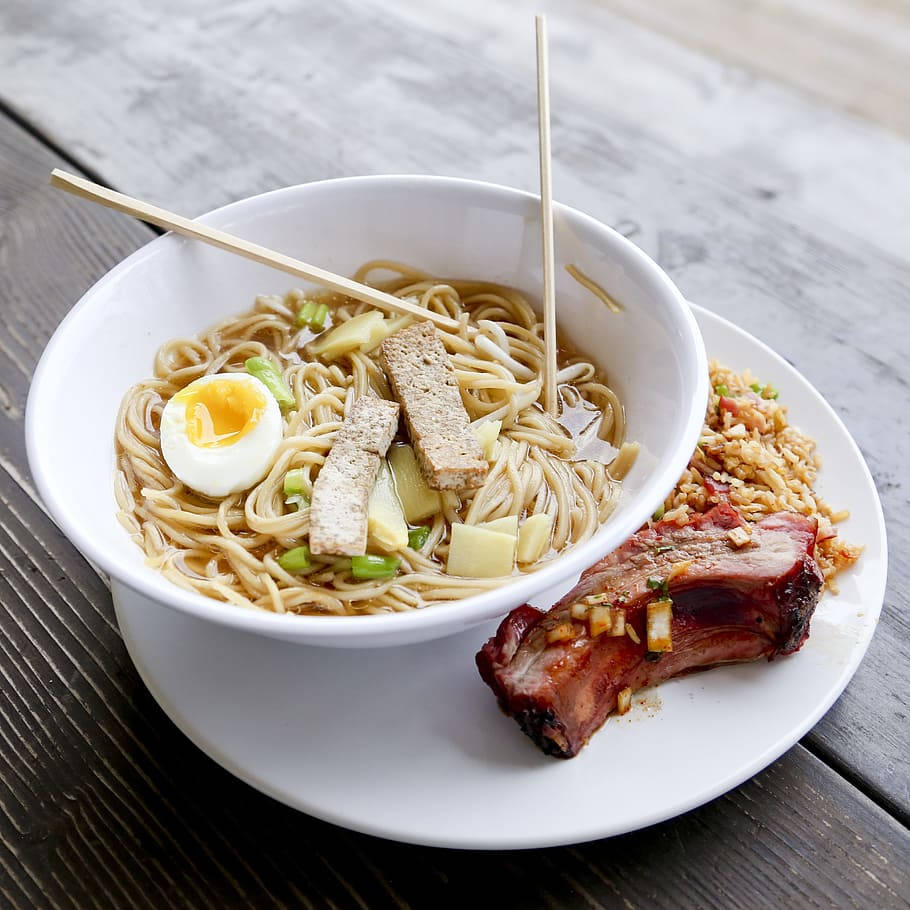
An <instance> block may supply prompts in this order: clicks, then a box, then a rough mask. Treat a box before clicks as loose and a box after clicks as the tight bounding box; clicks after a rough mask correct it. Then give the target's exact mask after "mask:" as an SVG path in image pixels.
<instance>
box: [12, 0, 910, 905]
mask: <svg viewBox="0 0 910 910" xmlns="http://www.w3.org/2000/svg"><path fill="white" fill-rule="evenodd" d="M42 10H43V13H42ZM511 10H512V7H511V6H508V5H507V4H505V3H504V2H497V3H493V4H481V3H480V2H479V0H469V2H465V3H460V4H458V5H457V7H456V6H454V5H453V6H439V5H437V6H433V7H430V8H427V9H425V10H423V11H421V12H420V13H418V12H417V7H416V6H414V7H406V6H404V5H403V4H396V5H394V6H393V7H383V8H381V9H380V7H378V6H375V5H373V4H362V5H360V4H344V3H342V4H337V5H333V6H331V7H326V6H319V7H317V6H309V5H308V6H302V7H298V6H294V7H293V8H292V7H291V5H290V4H287V5H284V4H280V3H279V4H272V5H269V6H267V7H266V6H265V5H263V4H245V5H238V6H232V7H224V6H223V5H218V4H215V3H214V2H206V3H201V4H199V5H198V6H197V7H196V8H195V9H194V12H193V14H192V15H191V14H189V13H188V12H187V11H186V10H185V9H184V7H183V6H182V5H178V4H176V3H173V4H161V5H156V6H155V8H154V9H152V7H148V8H146V9H140V8H138V7H136V8H131V9H129V10H122V9H119V8H118V10H117V12H116V13H115V12H114V11H113V8H111V7H109V6H107V5H105V4H103V3H101V2H100V0H87V2H84V3H82V4H80V5H79V6H78V7H76V6H73V7H66V8H60V9H57V8H56V7H54V8H53V9H52V8H51V5H50V4H44V3H30V2H29V3H27V2H25V0H8V2H7V3H5V4H2V5H0V103H2V104H5V105H7V106H8V107H9V108H10V109H12V110H14V111H16V112H17V114H18V115H21V116H24V117H25V118H26V119H27V120H28V121H29V122H30V123H32V124H33V125H34V126H35V127H36V128H37V130H38V131H39V132H40V133H41V134H43V135H44V136H45V137H47V138H49V139H50V140H51V142H52V143H53V144H55V145H57V146H60V147H62V148H63V149H65V150H66V152H67V153H68V154H70V155H72V156H74V157H75V158H76V159H77V160H78V161H81V162H83V163H85V164H86V165H88V166H89V167H90V168H91V169H92V170H93V171H96V172H98V173H99V174H100V175H101V176H102V177H104V178H105V179H108V180H110V181H111V182H113V183H114V184H116V185H118V187H119V188H122V189H125V190H127V191H128V192H132V193H136V194H138V195H146V196H149V197H150V198H152V199H153V200H154V201H159V202H161V203H163V204H166V205H171V206H173V207H175V208H178V209H180V210H184V211H186V212H188V213H193V212H195V211H199V210H202V209H205V208H210V207H212V206H214V205H217V204H220V203H221V202H224V201H227V200H228V199H231V198H235V197H237V196H242V195H246V194H248V193H250V192H254V191H257V190H262V189H268V188H272V187H274V186H279V185H285V184H288V183H293V182H299V181H301V180H306V179H316V178H319V177H328V176H336V175H338V174H345V173H368V172H382V171H430V172H439V173H457V174H462V175H469V176H477V177H481V178H485V179H494V180H499V181H502V182H508V183H513V184H517V185H520V186H525V187H528V188H533V186H534V183H535V179H536V178H535V168H536V164H535V158H534V142H535V133H534V129H535V126H534V95H533V78H532V75H533V56H532V54H533V41H532V37H531V26H530V22H529V21H526V20H527V18H528V17H527V16H525V15H524V13H521V12H518V11H515V12H512V11H511ZM551 33H552V41H553V46H552V51H551V57H552V64H551V65H552V66H553V77H554V92H553V104H554V114H555V116H554V127H555V132H554V151H555V175H554V179H555V188H556V195H557V197H558V198H561V199H563V200H564V201H567V202H570V203H573V204H576V205H579V206H580V207H581V208H583V209H585V210H587V211H589V212H591V213H592V214H594V215H595V216H597V217H600V218H602V219H603V220H606V221H608V222H610V223H614V224H617V225H618V226H620V227H621V228H622V229H623V230H624V231H625V232H626V233H628V234H629V235H630V236H632V238H633V239H634V240H635V241H636V242H638V243H639V244H640V245H641V246H643V247H644V248H645V249H646V250H647V251H648V252H650V253H651V254H652V255H654V256H655V257H656V258H658V260H659V261H660V262H661V264H662V265H664V267H665V268H667V269H668V271H670V273H671V274H672V275H673V277H674V278H675V279H676V281H677V282H678V283H679V284H680V286H681V287H682V289H683V290H684V292H686V293H687V295H688V296H689V297H690V298H692V299H694V300H697V301H698V302H700V303H703V304H705V305H707V306H709V307H710V308H712V309H714V310H716V311H718V312H720V313H722V314H723V315H726V316H728V317H729V318H731V319H733V320H734V321H736V322H738V323H739V324H741V325H743V327H744V328H746V329H748V330H750V331H752V332H754V333H755V334H757V335H758V336H759V337H761V338H763V339H764V340H766V341H768V342H769V343H770V344H771V345H772V346H773V347H775V348H776V349H777V350H779V351H780V352H781V353H782V354H784V356H786V357H788V359H790V360H791V361H793V362H794V363H795V364H796V366H797V367H798V368H799V369H800V370H801V371H802V372H803V373H805V374H806V375H807V376H808V377H809V378H810V379H811V380H812V381H813V382H814V383H815V384H816V385H817V386H818V387H819V388H820V390H821V391H822V392H823V394H825V396H826V397H827V398H828V400H829V401H831V402H832V404H833V405H834V406H835V408H836V409H837V410H838V411H839V412H840V413H841V415H842V416H843V417H844V419H845V421H846V423H847V425H848V427H849V428H850V429H851V431H852V432H853V433H854V435H855V437H856V438H857V441H858V442H859V444H860V447H861V448H862V449H863V451H864V454H865V455H866V457H867V459H868V461H869V463H870V467H871V469H872V471H873V474H874V476H875V477H876V481H877V483H878V486H879V489H880V491H881V494H882V498H883V502H884V505H885V510H886V514H887V518H888V522H889V535H890V544H891V568H890V582H889V590H888V595H887V598H886V602H885V609H884V612H883V617H882V621H881V624H880V627H879V629H878V631H877V633H876V637H875V639H874V641H873V643H872V646H871V648H870V651H869V654H868V655H867V657H866V660H865V661H864V663H863V665H862V667H861V668H860V671H859V672H858V674H857V676H856V677H855V678H854V680H853V682H852V683H851V685H850V686H849V687H848V689H847V691H846V692H845V693H844V695H843V696H842V698H841V699H840V700H839V701H838V703H837V704H836V705H835V706H834V708H832V710H831V711H830V712H829V713H828V715H827V716H826V717H825V718H824V719H823V720H822V722H821V723H820V724H819V725H818V726H817V727H816V728H815V730H814V731H813V732H812V733H811V734H810V735H809V736H808V737H807V738H806V740H805V741H804V746H798V747H796V748H794V749H793V750H791V752H790V753H788V754H787V755H786V756H785V757H784V758H783V759H782V760H781V761H780V762H778V763H776V764H775V765H774V766H772V767H771V768H770V769H768V770H767V771H766V772H764V773H763V774H761V775H759V776H758V777H757V778H755V779H754V780H753V781H751V782H749V783H748V784H746V785H744V786H743V787H741V788H739V789H738V790H736V791H734V792H733V793H732V794H729V795H728V796H726V797H724V798H722V799H720V800H717V801H715V802H714V803H712V804H711V805H709V806H706V807H704V808H702V809H700V810H698V811H696V812H693V813H690V814H688V815H687V816H685V817H683V818H681V819H678V820H676V821H673V822H669V823H666V824H664V825H660V826H657V827H655V828H652V829H649V830H648V831H645V832H640V833H637V834H633V835H628V836H626V837H623V838H616V839H613V840H610V841H606V842H602V843H599V844H593V845H587V846H583V847H579V848H572V849H563V850H555V851H553V850H551V851H537V852H534V853H530V854H481V855H474V854H458V853H454V852H451V851H436V850H420V849H416V848H408V847H402V846H398V845H393V844H387V843H383V842H380V841H376V840H373V839H370V838H365V837H360V836H355V835H351V834H347V833H345V832H341V831H339V830H338V829H335V828H333V827H331V826H328V825H325V824H322V823H319V822H315V821H313V820H310V819H307V818H305V817H303V816H300V815H298V814H296V813H293V812H291V811H290V810H286V809H284V808H283V807H280V806H278V805H277V804H275V803H273V802H272V801H270V800H268V799H266V798H264V797H261V796H259V795H258V794H256V793H254V792H253V791H251V790H249V789H248V788H247V787H245V786H244V785H242V784H240V783H238V782H236V781H234V780H233V779H231V778H230V777H229V776H228V775H227V774H226V773H225V772H223V771H221V770H220V769H219V768H218V767H217V766H215V765H214V764H213V763H212V762H211V761H209V760H208V759H206V758H205V757H204V756H202V755H201V754H200V753H198V752H197V751H196V750H195V749H194V748H193V747H192V746H191V745H189V744H188V743H187V742H185V741H184V740H183V738H182V737H181V736H180V734H179V733H177V732H176V731H175V730H174V729H173V728H172V726H171V725H170V723H169V722H168V721H167V720H166V718H165V717H164V716H163V715H162V714H161V712H160V711H159V709H158V708H157V707H156V706H155V704H154V703H153V701H152V699H151V698H150V696H148V694H147V693H146V692H145V690H144V688H143V687H142V685H141V683H140V682H139V680H138V678H137V677H136V675H135V672H134V671H133V669H132V667H131V666H130V664H129V660H128V658H127V656H126V654H125V652H124V650H123V646H122V644H121V642H120V639H119V636H118V634H117V631H116V626H115V624H114V620H113V616H112V611H111V607H110V599H109V594H108V593H107V590H106V588H105V586H104V584H103V582H102V581H101V580H100V579H99V578H98V577H97V576H96V575H95V574H94V573H93V572H92V570H91V569H90V567H88V566H87V565H86V564H85V562H84V561H83V560H82V559H81V557H79V556H78V554H76V553H75V552H74V550H73V549H72V547H70V546H69V544H68V543H67V542H66V541H65V540H64V539H63V538H62V536H61V535H60V534H59V532H58V531H57V530H56V529H55V528H54V526H53V525H52V523H51V522H50V521H49V519H48V518H47V517H46V516H45V515H44V514H43V512H42V511H41V509H40V504H39V503H38V501H37V497H36V496H35V494H34V491H33V490H32V488H31V485H30V481H29V479H28V474H27V469H26V467H25V459H24V445H23V441H22V414H23V410H24V403H25V394H26V390H27V384H28V379H29V377H30V374H31V370H32V368H33V366H34V363H35V361H36V359H37V356H38V354H39V353H40V350H41V347H42V346H43V344H44V342H45V341H46V340H47V338H48V337H49V336H50V333H51V332H52V331H53V329H54V327H55V326H56V324H57V322H58V321H59V319H60V318H61V317H62V315H63V314H64V313H65V312H66V309H67V308H68V307H69V306H70V305H71V303H72V302H73V301H75V300H76V299H77V298H78V296H79V295H80V294H81V293H82V292H83V291H84V290H85V288H86V287H87V286H88V285H89V284H90V283H91V282H92V281H93V280H94V279H96V278H98V277H100V276H101V275H102V274H103V273H104V272H105V271H106V270H107V269H108V268H109V267H110V266H111V265H113V264H114V263H115V262H117V261H118V260H119V259H121V258H122V257H123V256H124V255H126V254H127V253H128V252H130V251H131V250H132V249H134V248H135V247H136V246H138V245H139V244H141V243H143V242H144V241H145V240H146V239H147V238H149V237H150V236H152V234H151V232H150V231H149V230H148V229H146V228H143V227H142V226H139V225H136V224H133V223H131V222H129V221H128V220H126V219H123V218H121V217H119V216H116V215H113V214H109V213H107V212H104V211H101V210H96V209H94V208H93V207H91V206H89V205H87V204H85V203H81V202H78V201H75V200H70V199H66V198H63V197H61V196H60V195H59V194H54V193H52V191H50V190H49V189H48V188H47V187H46V186H45V183H44V181H45V179H46V174H47V172H48V171H49V169H50V168H51V167H52V166H54V165H55V164H56V165H59V164H60V163H61V162H60V159H59V157H58V156H55V155H54V154H52V153H51V152H50V151H49V150H48V148H47V147H46V146H45V145H43V144H42V143H40V142H38V141H36V140H35V139H34V138H32V137H29V136H27V135H26V134H25V133H24V132H23V131H22V130H21V129H19V128H18V127H16V126H14V125H13V124H11V122H10V121H9V120H8V119H5V118H4V119H0V307H2V324H3V327H2V331H0V592H2V593H0V602H2V604H3V606H4V607H5V610H4V611H3V612H2V614H0V673H2V675H3V681H2V683H0V829H2V830H0V833H2V836H0V894H2V895H4V896H5V899H6V902H7V903H9V904H11V905H13V906H17V907H19V906H22V907H26V906H35V905H42V904H46V905H50V906H67V905H72V904H75V905H77V906H92V905H95V906H126V905H137V906H145V905H151V906H163V905H165V904H167V903H188V904H191V905H197V906H225V905H236V906H240V905H244V904H247V905H248V904H254V905H263V906H265V905H270V904H275V905H281V904H285V905H292V906H299V905H302V906H308V905H309V906H322V905H329V904H334V905H335V906H356V905H359V906H369V907H373V906H382V905H391V906H435V905H437V904H442V905H447V904H448V903H451V904H452V905H455V904H458V905H461V906H463V905H464V904H465V903H468V902H469V901H470V902H471V903H478V902H479V901H480V902H482V898H483V897H484V896H487V897H489V898H490V902H491V903H492V902H494V900H496V899H498V902H499V903H500V904H502V903H506V905H518V906H550V907H553V906H587V907H597V906H612V905H614V904H615V905H623V904H625V905H627V906H629V905H631V906H667V907H672V906H680V905H691V906H710V907H715V906H716V907H728V906H744V907H745V906H782V905H787V904H789V905H805V906H818V907H828V906H857V907H869V906H875V907H887V906H905V905H907V903H908V902H910V899H908V895H910V882H908V879H907V869H908V865H910V835H908V832H907V827H906V826H907V825H908V823H910V759H908V756H910V732H908V731H910V724H908V721H907V715H908V691H910V671H908V666H907V661H906V657H905V655H906V645H905V642H906V641H907V640H908V634H910V622H908V606H910V604H908V577H910V566H908V559H907V556H906V553H907V552H908V546H910V540H908V537H910V523H908V520H907V519H906V514H907V495H906V491H905V489H904V488H903V487H902V483H903V480H904V474H903V466H902V458H901V455H902V452H901V448H902V442H905V441H906V439H907V436H908V432H907V430H908V428H907V420H908V418H907V413H906V400H907V387H908V380H910V366H908V358H907V356H906V353H905V351H904V349H903V344H904V339H906V338H907V337H908V329H910V317H908V315H907V311H906V306H905V299H906V293H907V288H908V287H910V261H908V258H907V257H908V255H910V247H908V244H907V240H908V239H910V235H908V234H910V231H908V221H907V219H906V214H905V212H906V198H907V194H906V182H907V178H906V174H907V173H910V143H907V142H905V141H904V140H900V139H899V138H897V137H893V136H888V135H887V134H885V133H883V132H881V131H879V130H877V128H875V127H873V126H870V125H868V124H865V123H861V122H859V121H855V120H852V119H851V118H849V117H846V116H844V115H842V114H839V113H836V112H832V111H828V110H827V109H825V108H823V107H820V106H816V105H814V104H812V103H811V102H809V101H806V100H805V99H802V98H800V97H799V96H797V95H795V94H793V93H791V92H789V91H787V90H784V89H782V88H780V87H776V86H773V85H770V84H768V83H765V82H762V81H759V80H755V79H754V78H752V77H748V76H746V75H745V74H743V73H740V72H738V71H734V70H730V69H729V68H727V67H723V66H720V65H718V64H714V63H712V62H710V61H707V60H704V59H703V58H699V57H697V56H696V55H694V54H692V53H691V52H689V51H684V50H682V49H680V48H676V47H675V46H673V45H672V44H670V43H669V42H666V41H665V40H664V39H658V38H655V37H654V36H652V35H649V34H648V33H646V32H644V31H642V30H640V29H637V28H635V27H633V26H630V25H628V24H627V23H624V22H623V21H622V20H620V19H617V18H615V17H612V16H610V15H609V14H608V13H606V12H605V11H603V10H599V9H597V8H596V7H593V6H589V5H587V4H582V3H578V4H574V3H573V4H569V5H568V6H566V7H564V8H562V12H561V13H560V16H559V17H557V16H555V15H554V17H553V19H552V20H551ZM590 35H593V41H588V40H585V38H586V36H590ZM342 48H343V49H344V50H343V51H342V50H340V49H342ZM595 49H596V50H595ZM526 55H530V56H526ZM670 91H672V92H673V93H674V94H673V95H672V98H670V99H669V100H668V98H667V92H670ZM813 143H820V144H821V145H820V147H822V148H824V149H826V150H829V149H830V160H827V165H828V166H829V167H830V171H826V172H825V173H824V174H822V175H821V176H820V177H817V171H818V170H819V169H820V168H821V162H820V161H819V159H818V158H817V154H818V153H817V151H813V149H816V145H814V144H813ZM814 156H815V157H814ZM848 163H849V164H850V168H849V169H848V168H847V164H848ZM900 190H904V193H903V195H901V192H900ZM870 402H871V405H870ZM882 413H884V414H886V415H887V417H888V432H887V433H883V432H882V426H881V415H882ZM491 811H494V809H493V808H492V807H491ZM481 880H483V881H487V882H491V884H489V885H485V886H484V887H485V888H486V889H487V890H485V891H484V894H483V895H481V896H480V897H478V894H477V888H478V882H479V881H481ZM2 902H3V901H2V900H0V903H2Z"/></svg>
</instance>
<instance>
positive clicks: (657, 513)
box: [651, 503, 666, 521]
mask: <svg viewBox="0 0 910 910" xmlns="http://www.w3.org/2000/svg"><path fill="white" fill-rule="evenodd" d="M665 511H666V506H664V504H663V503H661V504H660V505H659V506H658V507H657V508H656V509H655V510H654V514H653V515H652V516H651V521H660V520H661V518H663V517H664V512H665Z"/></svg>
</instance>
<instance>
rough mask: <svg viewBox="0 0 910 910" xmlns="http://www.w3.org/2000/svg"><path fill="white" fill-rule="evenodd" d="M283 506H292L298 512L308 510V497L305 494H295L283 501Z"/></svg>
mask: <svg viewBox="0 0 910 910" xmlns="http://www.w3.org/2000/svg"><path fill="white" fill-rule="evenodd" d="M284 504H285V505H286V506H294V507H295V508H296V509H297V511H298V512H299V511H300V510H301V509H308V508H309V507H310V497H309V496H307V495H306V493H295V494H294V495H293V496H288V498H287V499H285V501H284Z"/></svg>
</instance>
